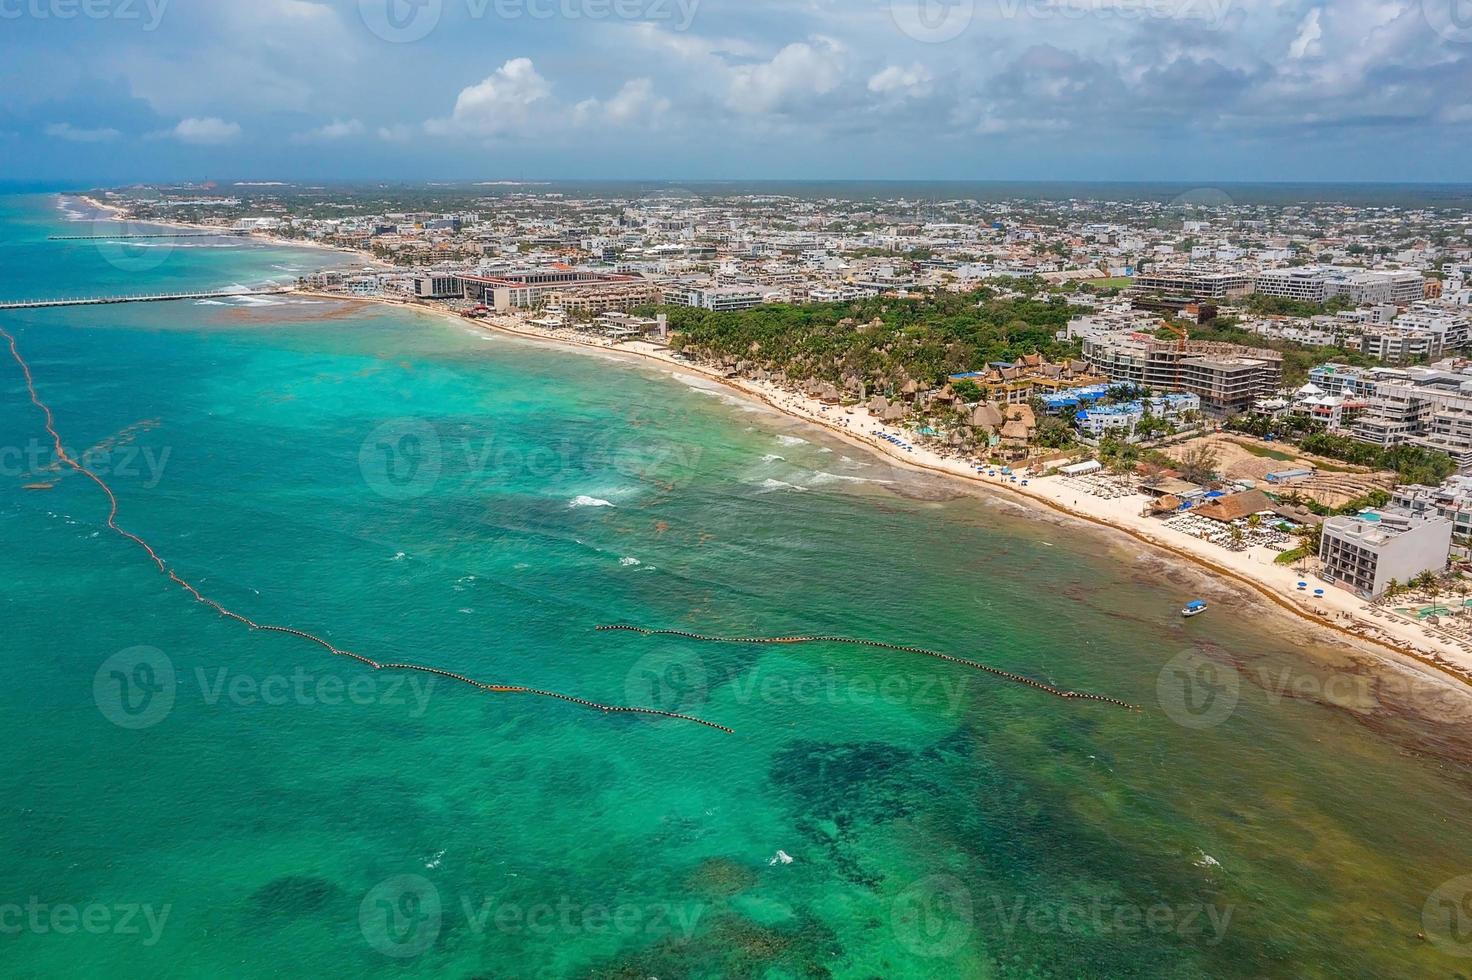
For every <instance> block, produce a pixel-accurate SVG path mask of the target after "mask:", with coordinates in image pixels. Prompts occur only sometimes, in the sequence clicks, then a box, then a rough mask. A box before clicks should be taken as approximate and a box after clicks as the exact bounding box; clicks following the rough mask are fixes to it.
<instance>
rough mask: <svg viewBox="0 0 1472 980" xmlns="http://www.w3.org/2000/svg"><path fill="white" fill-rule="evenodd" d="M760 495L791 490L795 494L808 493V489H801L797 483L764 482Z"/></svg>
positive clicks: (781, 481)
mask: <svg viewBox="0 0 1472 980" xmlns="http://www.w3.org/2000/svg"><path fill="white" fill-rule="evenodd" d="M761 486H762V488H761V490H760V491H758V492H759V493H771V492H772V491H774V490H791V491H793V492H794V493H807V490H808V488H807V487H800V486H798V485H797V484H795V483H787V482H785V481H783V480H763V481H762V483H761Z"/></svg>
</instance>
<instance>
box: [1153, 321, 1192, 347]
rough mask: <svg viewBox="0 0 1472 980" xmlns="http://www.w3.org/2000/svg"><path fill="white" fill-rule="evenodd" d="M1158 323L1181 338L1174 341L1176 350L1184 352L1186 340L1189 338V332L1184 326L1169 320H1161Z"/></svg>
mask: <svg viewBox="0 0 1472 980" xmlns="http://www.w3.org/2000/svg"><path fill="white" fill-rule="evenodd" d="M1160 325H1161V326H1162V327H1164V328H1165V329H1167V330H1169V331H1170V332H1171V333H1173V334H1175V335H1176V336H1177V337H1180V338H1181V339H1180V340H1178V341H1176V350H1177V351H1179V352H1180V353H1182V354H1184V353H1185V352H1186V341H1188V340H1190V339H1191V334H1190V333H1189V332H1187V330H1186V328H1185V327H1178V326H1176V325H1175V324H1174V323H1171V322H1170V321H1169V320H1161V321H1160Z"/></svg>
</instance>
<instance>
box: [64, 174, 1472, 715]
mask: <svg viewBox="0 0 1472 980" xmlns="http://www.w3.org/2000/svg"><path fill="white" fill-rule="evenodd" d="M80 200H83V201H85V202H86V203H87V204H88V205H90V206H92V207H95V208H98V209H100V210H103V211H106V212H109V213H111V214H112V215H113V216H114V217H116V218H117V219H118V220H127V219H128V218H129V214H128V212H127V210H126V209H125V208H122V207H120V206H117V205H112V204H109V203H107V202H104V201H99V200H97V199H95V198H93V197H89V196H81V197H80ZM157 223H158V224H164V225H167V226H172V227H181V228H190V229H195V230H207V231H221V230H222V229H220V228H219V227H217V226H210V225H202V224H192V223H188V222H178V221H171V222H157ZM250 237H251V238H252V239H254V240H256V241H268V242H271V243H273V244H278V245H283V246H287V247H304V248H319V249H328V250H330V251H335V252H346V253H349V254H352V255H356V256H358V257H359V258H361V259H363V261H364V262H365V263H366V264H372V265H376V266H380V267H383V266H384V263H382V262H381V261H380V260H378V259H377V258H375V257H373V256H371V255H368V254H367V253H364V252H361V251H358V250H355V249H345V248H339V247H336V246H331V245H324V244H321V243H316V242H308V241H298V240H296V239H287V238H280V237H278V236H272V235H268V234H264V233H253V234H252V235H251V236H250ZM299 294H300V295H314V296H320V297H322V298H327V299H332V300H337V301H341V302H349V303H352V302H362V303H379V304H385V305H391V306H396V307H400V308H404V309H410V310H415V311H418V312H421V313H426V314H429V315H432V316H437V317H445V318H448V319H451V320H453V321H455V322H457V323H461V324H471V325H474V326H477V327H479V328H481V329H487V330H493V331H496V332H499V333H503V334H509V335H513V336H517V337H521V338H524V339H528V340H533V341H538V342H542V343H554V344H561V345H565V346H568V347H572V348H579V349H582V350H584V351H596V352H599V353H603V354H609V355H613V356H616V357H623V358H629V359H633V360H636V361H641V362H644V363H652V364H655V365H658V366H660V367H662V368H663V369H665V370H670V371H674V372H681V373H685V374H687V375H691V376H697V377H701V378H705V379H708V380H710V381H713V382H715V383H717V384H720V385H722V386H723V387H724V388H726V389H727V390H729V391H731V392H734V393H736V394H738V395H740V396H741V397H744V398H746V399H749V400H751V401H754V402H757V403H760V404H763V405H766V406H768V407H769V408H771V409H774V410H776V411H778V412H781V413H783V414H785V415H787V416H788V417H790V418H793V419H797V420H800V421H802V422H805V423H808V424H812V425H818V426H822V427H823V428H824V429H825V430H826V431H828V432H829V433H831V434H832V435H834V436H836V437H838V438H839V439H842V440H844V441H845V442H847V443H849V444H851V445H854V446H857V447H862V448H863V449H865V450H868V451H869V452H872V453H875V454H878V455H880V456H882V457H884V458H885V459H887V460H888V461H890V462H891V463H893V464H895V465H899V466H904V467H907V468H910V469H913V470H916V471H921V472H927V473H933V474H939V475H941V476H944V477H947V478H948V479H951V480H954V481H960V483H961V484H963V485H965V486H966V487H968V488H971V489H977V488H979V487H985V488H987V489H988V490H991V491H994V492H1000V493H1002V494H1004V495H1008V496H1010V497H1012V498H1014V499H1020V500H1022V501H1024V502H1026V504H1028V505H1029V506H1031V507H1033V508H1036V507H1037V506H1039V505H1042V506H1045V507H1047V508H1049V509H1050V510H1051V511H1052V512H1055V513H1057V514H1061V515H1066V516H1068V517H1070V518H1073V519H1076V520H1081V521H1086V522H1089V523H1090V524H1092V525H1094V526H1096V527H1098V528H1101V529H1105V530H1107V531H1111V532H1114V533H1117V534H1120V535H1125V536H1128V538H1130V539H1132V540H1134V541H1137V542H1140V543H1143V544H1146V545H1148V546H1150V547H1152V548H1155V549H1159V550H1162V551H1164V552H1167V553H1169V554H1171V555H1174V556H1176V557H1179V558H1184V559H1187V560H1189V561H1191V562H1193V563H1195V564H1196V565H1197V566H1198V567H1200V568H1202V569H1204V570H1206V571H1208V572H1210V573H1213V574H1215V575H1217V576H1219V577H1223V578H1226V579H1229V580H1231V581H1232V582H1235V583H1236V584H1238V585H1241V586H1245V587H1247V588H1249V589H1251V590H1253V591H1254V592H1256V593H1257V594H1258V595H1259V596H1260V597H1262V598H1263V599H1266V600H1267V601H1269V602H1271V603H1273V604H1274V605H1275V606H1276V607H1278V608H1279V609H1280V610H1282V611H1284V612H1286V613H1289V614H1291V615H1293V616H1295V617H1298V618H1300V619H1301V620H1304V621H1307V622H1308V623H1311V624H1313V625H1315V626H1318V627H1321V628H1324V629H1327V630H1330V631H1332V632H1333V633H1334V634H1335V635H1336V636H1337V637H1338V638H1339V639H1340V640H1342V641H1349V642H1351V643H1353V644H1354V645H1355V646H1357V647H1360V648H1363V649H1365V650H1368V651H1371V652H1373V653H1375V654H1377V655H1378V656H1380V657H1382V658H1386V657H1390V658H1392V660H1398V661H1399V662H1400V665H1401V666H1406V667H1413V669H1417V670H1418V671H1422V672H1424V671H1427V670H1430V671H1434V672H1435V674H1436V675H1437V676H1440V677H1442V678H1446V679H1455V680H1456V681H1458V682H1460V684H1459V685H1458V686H1459V688H1461V689H1462V690H1472V653H1469V652H1468V651H1467V650H1465V649H1463V648H1462V647H1460V646H1458V645H1456V644H1455V643H1453V642H1450V641H1447V640H1443V639H1441V638H1439V637H1436V636H1433V635H1430V634H1428V633H1426V632H1425V631H1423V630H1422V629H1420V628H1418V627H1417V626H1415V625H1413V624H1411V623H1409V622H1406V621H1404V620H1400V619H1398V618H1395V617H1393V616H1390V615H1388V614H1386V613H1383V612H1381V611H1380V610H1377V609H1374V608H1373V607H1371V606H1370V605H1368V604H1367V603H1365V602H1364V601H1363V600H1361V599H1359V598H1358V597H1356V596H1354V595H1351V594H1350V593H1348V592H1345V591H1343V590H1341V589H1337V588H1328V587H1326V588H1324V595H1322V596H1314V595H1313V594H1312V589H1313V588H1315V587H1318V586H1320V585H1322V583H1318V582H1317V581H1314V582H1311V583H1310V590H1309V591H1306V592H1305V591H1300V590H1299V589H1298V588H1297V583H1298V582H1299V581H1304V579H1302V578H1301V577H1300V575H1299V574H1298V573H1297V572H1296V571H1294V570H1293V569H1292V568H1290V567H1286V566H1282V565H1277V564H1274V559H1275V558H1276V557H1277V552H1275V551H1273V550H1271V549H1269V548H1265V547H1256V548H1249V549H1247V550H1245V551H1240V552H1234V551H1230V550H1228V549H1226V548H1223V547H1220V546H1218V545H1215V544H1212V543H1211V542H1208V541H1203V540H1201V539H1200V538H1196V537H1194V536H1192V535H1189V534H1185V533H1182V532H1179V531H1176V530H1174V529H1172V528H1169V527H1166V526H1165V525H1164V524H1163V523H1162V522H1161V521H1160V520H1158V519H1155V518H1151V517H1146V516H1144V515H1143V511H1144V507H1145V505H1146V504H1147V503H1148V502H1149V498H1148V497H1146V496H1144V495H1142V494H1130V495H1127V496H1121V497H1114V498H1104V497H1099V496H1094V495H1091V494H1088V493H1086V492H1082V491H1081V490H1080V489H1079V488H1078V487H1077V486H1076V485H1075V484H1074V483H1072V482H1071V481H1068V480H1067V479H1065V478H1062V477H1059V476H1053V477H1030V478H1027V482H1026V485H1024V484H1023V481H1022V478H1021V477H1019V478H1018V479H1016V480H1014V479H1012V478H1011V477H1010V476H1002V475H996V476H987V475H986V474H985V473H984V472H982V473H978V472H977V471H976V469H975V468H974V466H973V465H971V464H969V463H968V462H966V461H963V460H959V459H956V458H952V457H949V456H945V455H942V454H940V453H938V452H936V451H934V450H933V449H931V448H929V447H927V446H926V445H924V444H923V442H922V441H921V440H920V439H919V438H918V437H917V436H916V435H915V434H914V433H912V432H908V431H906V430H904V429H902V428H899V427H896V426H893V425H886V424H884V423H883V422H881V421H880V420H878V419H877V418H874V417H872V416H871V415H870V414H869V412H868V411H867V410H866V409H865V408H864V406H862V405H856V406H853V407H851V408H848V407H840V406H828V405H824V404H823V403H822V402H821V401H819V400H818V399H816V398H811V397H809V396H806V395H804V394H802V393H800V392H794V391H789V390H787V389H785V388H782V387H780V386H778V385H776V384H773V383H771V382H763V381H754V380H751V379H746V378H735V377H727V376H726V374H725V372H723V371H721V370H719V369H716V368H714V367H710V366H707V365H702V364H698V363H695V362H693V361H690V360H688V359H685V358H681V357H677V356H676V355H675V353H674V352H673V351H671V350H669V349H668V348H666V347H663V346H660V345H658V344H653V343H649V342H646V341H630V342H624V343H619V344H613V343H611V342H600V341H597V340H594V339H590V338H589V337H588V336H587V335H585V334H580V333H578V332H577V331H573V330H568V329H559V330H547V329H543V328H540V327H535V326H532V325H530V324H529V323H528V322H526V320H525V319H522V318H519V317H516V316H504V315H503V316H493V317H488V318H485V319H479V320H471V319H467V318H464V317H461V316H459V315H458V314H456V313H455V312H453V311H451V310H449V309H446V308H442V307H436V306H431V305H427V304H423V303H418V302H413V301H409V300H396V299H387V298H383V299H362V298H358V297H346V296H343V295H341V294H337V293H319V292H309V291H300V292H299ZM886 434H887V435H890V436H893V437H896V438H899V439H901V440H903V441H904V443H905V446H903V447H901V446H897V445H895V444H894V443H892V442H890V441H888V440H886V439H884V438H882V436H883V435H886Z"/></svg>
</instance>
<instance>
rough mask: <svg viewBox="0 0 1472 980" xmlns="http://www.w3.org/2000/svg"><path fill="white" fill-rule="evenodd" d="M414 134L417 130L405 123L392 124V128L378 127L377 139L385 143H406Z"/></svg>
mask: <svg viewBox="0 0 1472 980" xmlns="http://www.w3.org/2000/svg"><path fill="white" fill-rule="evenodd" d="M416 132H418V130H417V128H416V127H414V126H410V125H409V124H407V123H394V124H393V125H392V126H379V127H378V138H379V139H381V140H383V141H384V142H385V143H407V142H408V141H409V140H411V139H413V138H414V134H415V133H416Z"/></svg>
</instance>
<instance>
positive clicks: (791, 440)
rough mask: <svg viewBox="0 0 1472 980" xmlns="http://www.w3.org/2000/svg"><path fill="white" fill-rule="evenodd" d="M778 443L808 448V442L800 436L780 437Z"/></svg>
mask: <svg viewBox="0 0 1472 980" xmlns="http://www.w3.org/2000/svg"><path fill="white" fill-rule="evenodd" d="M777 441H778V442H780V443H781V444H782V445H784V446H806V445H807V444H808V441H807V440H806V439H803V438H802V437H800V436H778V437H777Z"/></svg>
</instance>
